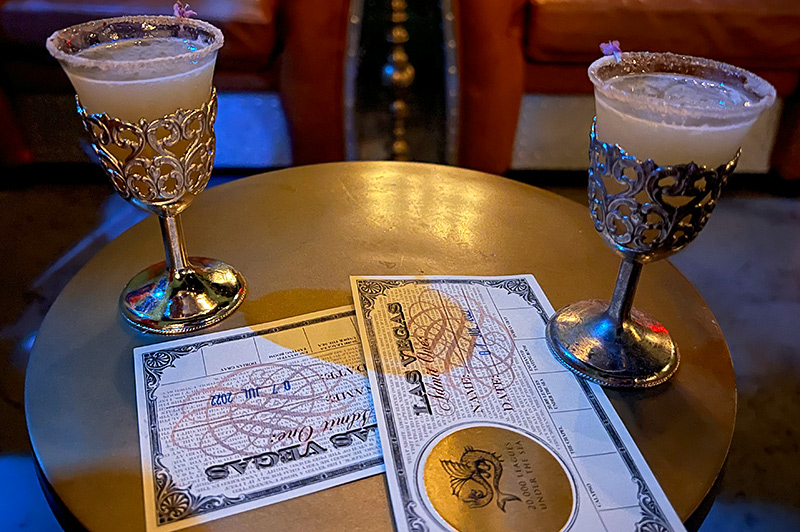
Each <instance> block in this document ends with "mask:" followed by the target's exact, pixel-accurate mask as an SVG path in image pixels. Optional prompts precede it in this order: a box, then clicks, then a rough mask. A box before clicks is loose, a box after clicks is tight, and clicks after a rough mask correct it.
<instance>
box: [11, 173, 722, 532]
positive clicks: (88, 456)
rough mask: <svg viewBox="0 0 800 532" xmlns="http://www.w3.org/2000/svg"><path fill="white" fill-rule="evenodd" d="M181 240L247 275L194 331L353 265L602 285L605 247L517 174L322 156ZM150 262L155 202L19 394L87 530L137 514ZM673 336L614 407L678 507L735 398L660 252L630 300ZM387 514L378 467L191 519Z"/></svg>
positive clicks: (603, 289) (331, 523)
mask: <svg viewBox="0 0 800 532" xmlns="http://www.w3.org/2000/svg"><path fill="white" fill-rule="evenodd" d="M183 218H184V227H185V233H186V237H187V239H188V246H189V249H190V250H191V251H192V253H193V254H195V255H200V256H209V257H218V258H220V259H222V260H225V261H226V262H228V263H230V264H232V265H234V266H235V267H236V268H238V269H239V270H240V271H241V272H242V274H243V275H244V276H245V278H246V279H247V282H248V287H249V293H248V295H247V300H246V301H245V302H244V303H243V304H242V306H241V308H240V309H239V310H238V311H237V312H236V313H235V314H234V315H233V316H231V317H230V318H228V319H227V320H225V321H223V322H222V323H220V324H218V325H216V326H215V327H213V328H211V329H207V330H206V331H213V330H221V329H227V328H234V327H240V326H243V325H251V324H257V323H261V322H264V321H270V320H275V319H279V318H285V317H290V316H295V315H298V314H302V313H307V312H312V311H315V310H321V309H326V308H330V307H334V306H338V305H346V304H350V303H351V302H352V299H351V296H350V292H349V279H348V276H349V275H350V274H363V275H400V274H407V275H408V274H452V275H456V274H460V275H502V274H517V273H532V274H533V275H534V276H535V277H536V278H537V280H538V281H539V283H540V284H541V285H542V287H543V289H544V291H545V293H546V294H547V296H548V297H549V298H550V300H551V302H552V304H553V306H554V307H555V308H559V307H561V306H562V305H564V304H566V303H569V302H571V301H576V300H579V299H587V298H607V297H609V296H610V293H611V290H612V289H613V286H614V280H615V276H616V272H617V267H618V266H619V260H618V258H617V257H616V256H615V255H614V254H613V253H612V252H611V251H610V250H609V249H608V248H607V247H606V246H605V245H604V244H603V242H602V240H601V238H600V237H599V236H598V235H596V234H595V231H594V229H593V227H592V224H591V222H590V219H589V215H588V212H587V210H586V208H585V207H581V206H579V205H577V204H575V203H573V202H570V201H568V200H566V199H563V198H561V197H559V196H556V195H555V194H552V193H549V192H545V191H543V190H540V189H537V188H534V187H531V186H527V185H523V184H520V183H517V182H514V181H510V180H507V179H503V178H500V177H497V176H491V175H488V174H483V173H479V172H473V171H469V170H463V169H458V168H451V167H444V166H434V165H423V164H414V163H391V162H364V163H334V164H326V165H317V166H309V167H300V168H292V169H288V170H281V171H275V172H271V173H268V174H262V175H256V176H253V177H249V178H246V179H241V180H238V181H235V182H232V183H228V184H225V185H222V186H220V187H217V188H214V189H211V190H208V191H206V192H204V193H203V194H202V195H201V196H200V198H199V199H198V200H197V201H196V202H195V203H194V204H193V205H192V206H191V207H190V208H189V209H188V210H187V211H186V213H185V214H184V216H183ZM159 260H163V250H162V247H161V240H160V237H159V229H158V225H157V221H156V219H155V218H150V219H147V220H145V221H144V222H142V223H140V224H139V225H137V226H135V227H134V228H132V229H131V230H129V231H128V232H126V233H124V234H123V235H122V236H120V237H119V238H117V239H116V240H115V241H113V242H112V243H111V244H109V245H108V246H107V247H106V248H105V249H104V250H103V251H101V252H100V253H99V254H98V255H97V256H96V257H94V259H92V260H91V261H90V262H89V264H87V265H86V267H84V268H83V269H82V270H81V271H80V273H78V275H77V276H75V278H74V279H73V280H72V281H71V282H70V283H69V285H68V286H67V287H66V288H65V289H64V291H63V293H62V294H61V295H60V297H59V298H58V300H57V301H56V302H55V304H54V305H53V307H52V308H51V309H50V312H49V313H48V314H47V317H46V318H45V320H44V322H43V323H42V327H41V329H40V331H39V335H38V338H37V340H36V344H35V345H34V348H33V353H32V355H31V359H30V364H29V367H28V374H27V382H26V390H25V405H26V413H27V419H28V428H29V431H30V437H31V441H32V443H33V448H34V451H35V454H36V458H37V460H38V462H39V465H40V466H41V469H42V471H43V473H44V476H45V478H46V480H47V481H48V482H49V484H50V485H51V486H52V488H53V490H54V492H55V494H56V495H57V496H58V498H60V499H61V501H62V502H63V504H64V505H65V506H66V507H67V508H68V509H69V512H70V513H71V514H72V515H73V516H74V517H75V519H76V520H77V521H78V522H79V523H80V524H82V525H83V526H84V527H86V528H87V529H89V530H91V531H114V532H125V531H141V530H144V510H143V490H142V477H141V469H140V462H139V444H138V433H137V423H136V400H135V394H134V387H133V362H132V351H133V348H134V347H136V346H140V345H145V344H149V343H156V342H161V341H164V340H165V339H166V338H165V337H163V336H156V335H152V334H145V333H140V332H137V331H136V330H134V329H132V328H131V327H130V326H128V325H126V324H125V322H124V321H123V320H122V318H121V317H120V315H119V313H118V310H117V298H118V297H119V294H120V291H121V290H122V288H123V287H124V286H125V283H126V282H127V280H128V279H130V277H131V276H132V275H133V274H135V273H136V272H138V271H139V270H141V269H142V268H143V267H144V266H146V265H148V264H152V263H154V262H157V261H159ZM635 304H636V305H637V306H638V307H640V308H642V309H643V310H645V311H647V312H649V313H651V314H652V315H653V316H657V317H658V319H659V320H660V321H661V322H662V323H663V324H664V325H665V326H666V327H667V328H668V329H669V330H670V331H671V333H672V334H673V336H674V338H675V340H676V341H677V343H678V346H679V348H680V350H681V355H682V361H681V366H680V369H679V370H678V373H677V375H676V376H675V377H674V378H673V379H672V380H671V381H670V382H669V383H667V384H665V385H662V386H660V387H657V388H655V389H650V390H643V391H619V392H617V391H610V392H609V395H610V397H611V400H612V402H613V403H614V406H615V407H616V408H617V411H618V412H619V414H620V416H621V417H622V419H623V421H624V422H625V424H626V426H627V427H628V430H629V431H630V432H631V433H632V435H633V438H634V440H636V443H637V444H638V445H639V447H640V448H641V450H642V453H643V454H644V456H645V458H646V459H647V461H648V462H649V464H650V466H651V468H652V469H653V472H654V473H655V475H656V477H657V478H658V480H659V481H660V482H661V485H662V486H663V488H664V491H665V492H666V494H667V496H668V497H669V499H670V501H671V502H672V504H673V506H674V507H675V509H676V511H677V512H678V515H680V516H681V518H683V519H686V518H687V517H688V516H689V515H690V514H691V513H692V512H693V511H694V510H695V509H696V508H697V506H698V505H699V504H700V502H701V501H702V500H703V499H704V497H705V496H706V494H707V493H708V491H709V489H710V488H711V487H712V485H713V484H714V481H715V479H716V477H717V475H718V474H719V472H720V469H721V467H722V465H723V462H724V460H725V457H726V455H727V451H728V446H729V444H730V441H731V436H732V433H733V425H734V416H735V412H736V384H735V380H734V374H733V367H732V364H731V359H730V354H729V352H728V348H727V346H726V344H725V339H724V338H723V336H722V333H721V332H720V329H719V327H718V325H717V323H716V321H715V320H714V316H713V315H712V313H711V311H710V310H709V309H708V307H707V306H706V304H705V302H704V301H703V299H702V298H701V297H700V296H699V295H698V294H697V292H696V291H695V290H694V288H693V287H692V285H691V284H690V283H689V282H688V281H687V280H686V279H685V278H684V277H683V276H682V275H681V274H680V273H679V272H678V271H677V270H676V269H675V268H674V267H673V266H672V265H671V264H670V263H669V262H667V261H661V262H658V263H655V264H652V265H648V266H647V268H645V269H644V273H643V276H642V280H641V283H640V288H639V291H638V293H637V299H636V303H635ZM267 527H277V528H278V529H280V530H282V531H283V532H289V531H308V530H348V531H353V530H391V529H392V520H391V514H390V509H389V504H388V499H387V492H386V489H385V483H384V478H383V476H382V475H378V476H374V477H371V478H367V479H364V480H360V481H357V482H353V483H350V484H346V485H344V486H340V487H337V488H334V489H330V490H327V491H323V492H319V493H316V494H313V495H308V496H305V497H300V498H297V499H292V500H290V501H286V502H283V503H279V504H276V505H272V506H267V507H264V508H260V509H257V510H253V511H250V512H245V513H241V514H238V515H235V516H232V517H227V518H223V519H219V520H216V521H212V522H210V523H206V524H204V525H201V526H198V527H196V529H197V530H204V531H230V530H266V529H267Z"/></svg>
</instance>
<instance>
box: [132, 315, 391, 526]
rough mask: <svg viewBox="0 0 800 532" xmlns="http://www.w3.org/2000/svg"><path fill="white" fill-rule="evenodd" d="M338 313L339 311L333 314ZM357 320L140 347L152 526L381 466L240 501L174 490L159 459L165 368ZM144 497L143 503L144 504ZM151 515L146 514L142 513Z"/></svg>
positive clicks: (326, 475)
mask: <svg viewBox="0 0 800 532" xmlns="http://www.w3.org/2000/svg"><path fill="white" fill-rule="evenodd" d="M336 310H338V309H336ZM345 317H350V318H354V317H355V310H352V309H350V310H344V311H340V312H334V313H333V314H327V313H326V314H323V315H321V316H318V317H314V318H310V319H306V320H302V321H297V322H291V323H285V324H281V325H276V326H273V327H267V328H264V329H259V330H254V329H250V330H249V331H248V332H245V333H240V334H233V335H230V334H228V335H226V333H224V332H223V333H220V336H219V337H217V338H210V339H205V340H201V341H198V342H195V343H190V344H182V345H179V346H176V347H165V346H163V344H162V347H161V348H156V349H153V350H151V351H145V350H146V349H147V348H146V347H143V348H141V349H142V350H143V351H142V355H141V361H142V363H141V368H140V369H141V370H142V375H143V376H144V379H142V380H143V385H144V397H145V403H146V404H145V407H146V413H147V427H148V429H147V432H148V442H149V451H150V456H149V457H148V458H149V459H150V464H151V469H152V479H151V481H152V485H153V488H152V489H153V495H154V497H153V503H154V504H155V506H154V508H152V511H153V512H154V515H155V524H156V526H157V527H161V526H164V525H174V524H177V523H179V522H181V521H183V520H185V519H190V518H194V517H199V516H203V515H206V514H208V513H210V512H215V511H218V510H223V509H231V508H234V507H236V506H239V505H241V504H246V503H252V502H255V501H258V500H260V499H263V498H264V497H268V496H271V495H275V494H277V493H287V492H290V491H294V490H297V489H301V488H307V487H309V486H313V485H314V484H318V483H321V482H330V481H331V480H333V479H336V478H339V477H342V476H345V475H348V474H351V473H355V472H358V471H364V470H367V469H371V468H374V467H379V466H381V465H382V464H383V460H382V458H381V457H378V458H373V459H370V460H364V461H362V462H358V463H356V464H351V465H349V466H346V467H341V468H338V469H333V470H329V471H324V472H321V473H319V474H316V475H312V476H309V477H306V478H302V479H298V480H295V481H292V482H289V483H285V482H284V483H281V484H278V485H275V486H270V487H267V488H263V489H259V490H257V491H253V492H250V493H245V494H243V495H240V496H239V497H228V496H226V495H222V494H219V495H203V496H199V495H196V494H194V493H192V490H191V486H187V487H182V486H178V485H177V484H176V483H175V481H174V480H173V478H172V475H171V474H170V471H169V469H167V467H166V466H164V464H163V463H162V461H161V459H162V457H163V454H162V452H161V442H160V441H159V437H158V430H157V428H158V409H157V403H158V399H157V398H156V397H155V392H156V390H157V389H158V387H159V384H160V381H161V374H162V373H163V371H164V370H165V369H166V368H169V367H171V366H172V365H173V362H175V360H177V359H179V358H181V357H184V356H187V355H190V354H192V353H197V352H199V351H200V349H202V348H203V347H206V346H210V345H217V344H222V343H226V342H232V341H237V340H242V339H247V338H253V337H256V336H265V335H268V334H273V333H276V332H281V331H287V330H290V329H297V328H301V327H306V326H308V325H315V324H318V323H323V322H326V321H331V320H336V319H340V318H345ZM149 474H150V472H149V471H144V472H143V475H144V477H145V478H144V481H145V482H148V479H147V476H148V475H149ZM148 503H149V501H147V498H145V504H148ZM146 513H149V512H146Z"/></svg>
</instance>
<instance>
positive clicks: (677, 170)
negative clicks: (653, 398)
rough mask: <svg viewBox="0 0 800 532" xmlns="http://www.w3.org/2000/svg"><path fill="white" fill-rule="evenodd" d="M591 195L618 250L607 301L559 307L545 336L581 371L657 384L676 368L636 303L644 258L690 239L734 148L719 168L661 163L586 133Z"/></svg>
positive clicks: (666, 337)
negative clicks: (618, 261) (642, 158)
mask: <svg viewBox="0 0 800 532" xmlns="http://www.w3.org/2000/svg"><path fill="white" fill-rule="evenodd" d="M589 153H590V167H589V201H590V207H591V214H592V218H593V221H594V226H595V229H597V231H598V232H599V233H600V234H601V235H602V237H603V239H604V240H605V241H606V243H607V244H608V245H609V246H610V247H611V248H613V249H614V250H615V251H616V252H617V253H618V254H619V255H621V256H622V264H621V265H620V269H619V273H618V275H617V282H616V285H615V287H614V293H613V295H612V297H611V301H606V300H599V299H591V300H586V301H578V302H577V303H572V304H570V305H567V306H566V307H564V308H562V309H561V310H559V311H558V312H557V313H556V314H555V315H554V316H553V318H552V319H551V320H550V321H549V322H548V324H547V330H546V339H547V344H548V345H549V346H550V350H551V351H552V352H553V354H554V355H555V356H556V358H557V359H558V360H559V361H560V362H561V363H562V364H564V365H565V366H566V367H568V368H569V369H570V370H572V371H573V372H575V373H577V374H578V375H580V376H582V377H584V378H586V379H588V380H591V381H593V382H596V383H598V384H602V385H605V386H614V387H634V388H644V387H649V386H655V385H657V384H660V383H662V382H664V381H666V380H667V379H669V378H670V377H671V376H672V375H674V373H675V371H676V370H677V369H678V363H679V360H680V357H679V354H678V348H677V346H676V345H675V342H674V341H673V339H672V337H671V336H670V334H669V332H668V331H667V329H666V328H665V327H664V326H663V325H662V324H661V323H659V322H658V321H656V320H655V319H654V318H652V317H651V316H649V315H648V314H646V313H644V312H642V311H640V310H638V309H636V308H634V307H633V299H634V295H635V292H636V286H637V284H638V282H639V276H640V275H641V272H642V266H643V265H644V264H645V263H647V262H651V261H654V260H659V259H661V258H664V257H666V256H668V255H670V254H672V253H675V252H676V251H678V250H680V249H682V248H683V247H684V246H686V245H687V244H688V243H689V242H691V241H692V240H693V239H694V238H695V237H696V236H697V234H698V233H699V232H700V230H701V229H702V228H703V227H704V226H705V224H706V222H707V221H708V218H709V216H710V215H711V212H712V211H713V210H714V207H715V205H716V202H717V199H719V195H720V193H721V191H722V187H723V185H724V184H725V183H726V182H727V180H728V177H729V176H730V175H731V174H732V173H733V170H734V169H735V168H736V162H737V161H738V158H739V154H738V153H737V154H736V156H735V157H734V158H733V159H732V160H731V161H730V162H729V163H727V164H724V165H722V166H720V167H718V168H707V167H704V166H699V165H697V164H695V163H689V164H683V165H674V166H658V165H657V164H656V163H655V162H653V160H652V159H648V160H646V161H640V160H637V159H636V158H635V157H633V156H632V155H628V154H626V153H625V151H624V150H623V149H622V148H621V147H619V146H617V145H616V144H606V143H604V142H601V141H599V140H598V139H597V137H596V135H595V128H594V125H593V126H592V132H591V135H590V152H589Z"/></svg>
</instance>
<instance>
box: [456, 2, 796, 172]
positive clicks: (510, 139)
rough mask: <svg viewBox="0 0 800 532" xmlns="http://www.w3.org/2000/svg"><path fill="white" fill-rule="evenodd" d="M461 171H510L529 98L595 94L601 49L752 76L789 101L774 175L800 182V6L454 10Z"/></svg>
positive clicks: (486, 5)
mask: <svg viewBox="0 0 800 532" xmlns="http://www.w3.org/2000/svg"><path fill="white" fill-rule="evenodd" d="M453 3H454V8H455V9H454V10H455V12H456V19H457V28H458V35H459V38H458V39H457V42H458V52H459V54H458V55H459V69H460V73H461V78H460V82H461V101H460V127H459V150H458V153H459V158H458V162H459V165H460V166H466V167H469V168H475V169H479V170H483V171H487V172H492V173H503V172H505V171H506V170H507V169H508V168H509V166H510V163H511V156H512V149H513V145H514V134H515V131H516V126H517V119H518V116H519V109H520V102H521V99H522V96H523V94H526V93H535V94H561V95H563V94H590V93H591V92H592V86H591V84H590V83H589V80H588V78H587V76H586V69H587V67H588V65H589V64H590V63H591V62H592V61H593V60H594V59H596V58H597V57H599V55H600V50H599V48H598V45H599V43H601V42H604V41H609V40H619V41H620V43H621V46H622V48H623V50H649V51H654V52H655V51H671V52H675V53H682V54H689V55H697V56H703V57H710V58H713V59H717V60H721V61H725V62H729V63H732V64H735V65H737V66H740V67H743V68H746V69H749V70H752V71H753V72H755V73H757V74H759V75H761V76H762V77H764V78H766V79H767V80H768V81H770V82H771V83H772V84H773V85H775V88H776V89H777V92H778V96H779V97H780V98H783V99H784V103H785V106H784V112H783V115H782V118H781V126H780V129H779V131H778V137H777V140H776V145H775V148H774V150H773V159H772V163H773V167H774V168H775V169H777V170H778V172H779V173H780V174H781V175H782V176H783V177H784V178H787V179H800V105H798V101H799V100H800V91H798V79H799V78H800V1H798V0H454V2H453Z"/></svg>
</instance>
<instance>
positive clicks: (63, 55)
mask: <svg viewBox="0 0 800 532" xmlns="http://www.w3.org/2000/svg"><path fill="white" fill-rule="evenodd" d="M126 22H129V23H143V22H150V23H152V24H154V25H158V24H175V25H183V26H191V27H194V28H197V29H199V30H202V31H204V32H206V33H208V34H209V35H210V36H211V37H213V42H212V43H211V44H209V45H208V46H205V47H203V48H202V49H200V50H197V51H195V52H186V53H185V54H180V55H174V56H171V57H157V58H153V59H141V60H137V61H113V60H110V59H88V58H86V57H79V56H76V55H74V54H72V53H68V52H65V51H64V50H62V49H61V48H60V47H59V44H60V43H63V42H68V41H69V38H70V36H72V35H76V34H78V33H80V32H82V31H87V30H88V31H90V30H91V29H92V28H97V29H98V30H99V29H102V28H104V27H106V26H108V25H111V24H119V23H126ZM224 42H225V37H224V36H223V35H222V31H221V30H220V29H219V28H217V27H216V26H214V25H212V24H209V23H208V22H205V21H203V20H197V19H192V18H178V17H171V16H167V15H133V16H124V17H113V18H104V19H99V20H92V21H89V22H84V23H82V24H76V25H74V26H70V27H68V28H64V29H61V30H58V31H56V32H54V33H53V34H52V35H51V36H50V37H48V38H47V51H48V52H50V55H52V56H53V57H55V58H56V59H57V60H58V61H60V62H62V63H64V64H66V65H67V66H69V67H71V68H87V69H89V68H90V69H98V70H110V69H112V68H113V69H118V68H120V67H122V66H124V68H126V69H139V68H143V67H168V66H169V65H170V64H171V63H175V64H176V65H177V64H186V62H187V61H190V62H197V61H200V60H201V59H203V58H204V57H207V56H208V55H209V54H211V53H212V52H215V51H217V50H219V49H220V48H221V47H222V45H223V44H224Z"/></svg>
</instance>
